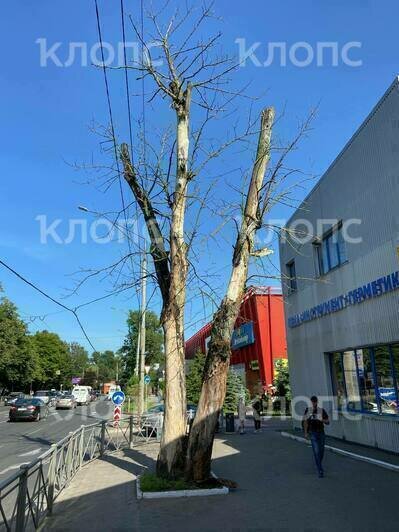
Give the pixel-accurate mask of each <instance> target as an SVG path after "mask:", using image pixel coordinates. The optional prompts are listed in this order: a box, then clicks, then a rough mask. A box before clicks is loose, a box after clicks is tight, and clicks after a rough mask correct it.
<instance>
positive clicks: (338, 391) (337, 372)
mask: <svg viewBox="0 0 399 532" xmlns="http://www.w3.org/2000/svg"><path fill="white" fill-rule="evenodd" d="M331 369H332V377H333V390H334V395H335V396H336V397H337V404H338V407H339V408H342V407H343V406H344V404H345V380H344V368H343V367H342V355H341V353H333V354H332V355H331Z"/></svg>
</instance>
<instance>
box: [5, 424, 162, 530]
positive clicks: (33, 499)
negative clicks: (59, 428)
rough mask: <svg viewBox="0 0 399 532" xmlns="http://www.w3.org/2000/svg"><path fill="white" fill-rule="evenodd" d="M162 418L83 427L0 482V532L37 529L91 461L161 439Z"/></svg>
mask: <svg viewBox="0 0 399 532" xmlns="http://www.w3.org/2000/svg"><path fill="white" fill-rule="evenodd" d="M162 422H163V416H158V415H144V416H142V417H141V418H140V417H139V416H128V417H123V418H122V419H121V420H120V422H119V424H118V425H117V426H114V424H113V423H112V422H109V421H100V422H98V423H93V424H91V425H82V426H81V427H80V428H79V429H78V430H76V431H74V432H70V433H69V434H68V435H67V436H66V437H65V438H64V439H63V440H61V441H59V442H58V443H55V444H53V445H52V446H51V447H50V449H48V451H46V452H45V453H44V454H42V455H41V456H39V457H38V458H37V459H35V460H34V461H32V462H31V463H29V464H24V465H21V466H20V469H19V471H17V472H16V473H14V475H12V476H11V477H9V478H8V479H6V480H4V481H2V482H0V531H1V532H2V531H6V532H14V531H15V532H24V531H26V530H37V529H38V528H39V526H40V525H41V524H42V523H43V521H44V519H45V518H46V517H47V516H50V515H51V514H52V511H53V506H54V501H55V500H56V499H57V497H58V496H59V494H60V493H61V492H62V491H63V490H64V489H65V488H66V487H67V486H68V484H69V483H70V482H71V480H72V479H73V477H74V476H75V475H76V473H77V472H78V471H79V470H80V469H81V468H82V467H83V466H84V465H85V464H88V463H89V462H91V461H93V460H95V459H96V458H101V457H103V456H104V455H106V454H109V453H113V452H116V451H119V450H120V449H123V448H133V447H135V446H138V445H140V444H145V443H148V442H150V441H154V437H155V438H156V439H157V440H159V438H160V436H161V431H162Z"/></svg>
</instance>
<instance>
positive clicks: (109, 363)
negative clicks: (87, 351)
mask: <svg viewBox="0 0 399 532" xmlns="http://www.w3.org/2000/svg"><path fill="white" fill-rule="evenodd" d="M91 359H92V361H93V362H94V364H95V365H96V367H97V372H98V380H99V383H101V384H103V383H104V382H109V381H111V380H115V378H116V369H117V359H116V355H115V353H114V351H111V350H107V351H103V352H100V351H94V353H93V354H92V356H91Z"/></svg>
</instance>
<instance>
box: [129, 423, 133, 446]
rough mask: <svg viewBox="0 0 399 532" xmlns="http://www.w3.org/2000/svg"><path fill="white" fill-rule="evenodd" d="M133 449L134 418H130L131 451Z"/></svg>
mask: <svg viewBox="0 0 399 532" xmlns="http://www.w3.org/2000/svg"><path fill="white" fill-rule="evenodd" d="M132 447H133V416H130V417H129V449H131V448H132Z"/></svg>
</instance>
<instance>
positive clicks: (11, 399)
mask: <svg viewBox="0 0 399 532" xmlns="http://www.w3.org/2000/svg"><path fill="white" fill-rule="evenodd" d="M24 397H26V396H25V394H24V393H23V392H11V393H10V394H9V395H8V396H7V397H6V398H5V401H4V405H5V406H11V405H14V404H15V401H17V400H18V399H23V398H24Z"/></svg>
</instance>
